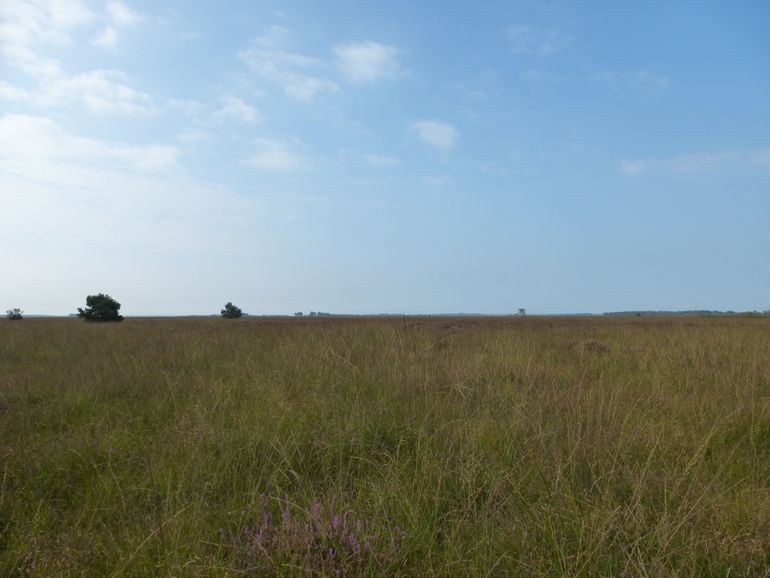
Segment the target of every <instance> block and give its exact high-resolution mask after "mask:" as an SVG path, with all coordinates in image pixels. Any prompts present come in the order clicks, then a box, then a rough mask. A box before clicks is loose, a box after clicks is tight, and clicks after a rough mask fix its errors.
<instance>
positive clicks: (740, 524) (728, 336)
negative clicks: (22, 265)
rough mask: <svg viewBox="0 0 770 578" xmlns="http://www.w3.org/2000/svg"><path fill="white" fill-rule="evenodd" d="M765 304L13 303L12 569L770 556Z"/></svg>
mask: <svg viewBox="0 0 770 578" xmlns="http://www.w3.org/2000/svg"><path fill="white" fill-rule="evenodd" d="M768 572H770V318H768V317H767V316H760V317H713V318H695V317H681V318H653V317H650V318H645V317H642V318H632V317H618V318H614V317H613V318H608V317H597V318H559V317H543V318H529V317H526V318H513V317H510V318H506V317H500V318H466V317H457V318H450V317H405V318H399V317H382V318H331V317H330V318H314V319H307V318H297V319H292V318H253V317H252V318H242V319H239V320H235V321H227V320H222V319H214V318H165V319H164V318H157V319H150V318H147V319H140V318H130V319H127V320H126V321H125V322H124V323H121V324H87V323H83V322H80V321H78V320H74V319H25V320H24V321H20V322H11V321H4V322H0V574H2V575H33V576H42V575H64V576H75V575H84V576H85V575H88V576H97V575H115V576H122V575H132V576H152V575H176V576H224V575H241V574H244V575H276V574H277V575H300V576H303V575H332V576H333V575H382V574H387V575H408V576H425V575H440V576H462V575H474V576H484V575H491V576H494V575H500V576H502V575H512V576H518V575H520V576H544V577H545V576H598V575H605V576H609V575H612V576H663V575H671V576H727V575H730V576H764V575H767V574H768Z"/></svg>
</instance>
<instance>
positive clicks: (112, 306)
mask: <svg viewBox="0 0 770 578" xmlns="http://www.w3.org/2000/svg"><path fill="white" fill-rule="evenodd" d="M119 311H120V303H118V302H117V301H115V300H114V299H113V298H112V297H110V296H109V295H105V294H104V293H99V294H98V295H89V296H88V297H86V308H85V309H82V308H80V307H78V317H80V318H81V319H85V320H86V321H123V316H122V315H121V314H120V313H119Z"/></svg>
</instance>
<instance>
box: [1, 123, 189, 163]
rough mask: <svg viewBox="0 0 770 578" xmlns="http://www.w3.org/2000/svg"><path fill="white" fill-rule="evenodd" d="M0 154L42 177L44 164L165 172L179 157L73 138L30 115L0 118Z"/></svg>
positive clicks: (159, 148) (166, 149)
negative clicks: (35, 167)
mask: <svg viewBox="0 0 770 578" xmlns="http://www.w3.org/2000/svg"><path fill="white" fill-rule="evenodd" d="M0 151H2V152H3V156H5V158H6V159H8V160H9V161H15V162H13V163H10V162H9V164H13V165H14V166H22V165H23V166H27V165H29V164H30V163H34V164H36V165H39V167H40V171H41V172H43V173H44V172H45V171H46V170H47V167H46V163H50V164H54V165H57V166H58V165H61V164H64V165H68V164H77V165H80V166H83V165H88V166H101V167H103V168H115V167H123V168H125V167H131V168H132V169H135V170H142V171H157V170H164V171H165V170H168V169H170V168H173V167H174V166H176V163H177V158H178V157H179V154H180V151H179V149H177V148H176V147H173V146H168V145H160V144H152V145H146V146H131V145H125V144H120V143H111V142H107V141H102V140H97V139H89V138H84V137H78V136H74V135H72V134H71V133H68V132H67V131H65V130H64V129H62V128H61V127H60V126H59V125H58V124H56V123H55V122H54V121H52V120H50V119H48V118H45V117H39V116H30V115H7V116H4V117H0ZM6 169H7V170H9V171H10V172H15V169H13V168H9V167H6ZM40 176H41V174H38V178H40Z"/></svg>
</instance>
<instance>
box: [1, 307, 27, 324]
mask: <svg viewBox="0 0 770 578" xmlns="http://www.w3.org/2000/svg"><path fill="white" fill-rule="evenodd" d="M5 315H6V317H8V319H10V320H12V321H19V320H21V319H24V311H22V310H21V309H19V308H18V307H14V308H13V309H9V310H8V311H6V312H5Z"/></svg>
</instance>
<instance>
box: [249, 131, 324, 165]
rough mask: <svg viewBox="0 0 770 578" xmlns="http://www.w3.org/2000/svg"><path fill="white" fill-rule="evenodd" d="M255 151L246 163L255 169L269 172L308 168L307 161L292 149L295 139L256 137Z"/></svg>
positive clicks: (294, 147) (295, 143)
mask: <svg viewBox="0 0 770 578" xmlns="http://www.w3.org/2000/svg"><path fill="white" fill-rule="evenodd" d="M256 145H257V149H258V150H257V152H256V153H254V154H253V155H252V156H251V157H250V158H249V159H248V160H247V164H248V165H249V166H251V167H253V168H255V169H259V170H262V171H271V172H291V171H297V170H302V169H306V168H309V166H310V163H309V161H308V160H307V159H306V158H305V157H304V156H303V155H301V154H299V153H298V152H296V151H295V150H294V149H296V148H297V145H298V143H297V142H296V141H285V140H274V139H266V138H262V139H258V140H257V142H256Z"/></svg>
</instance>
